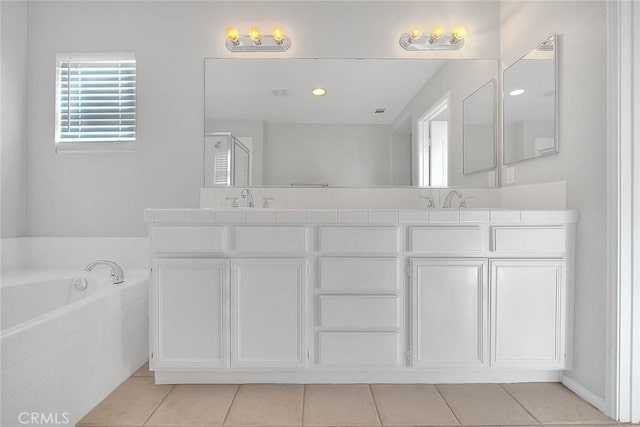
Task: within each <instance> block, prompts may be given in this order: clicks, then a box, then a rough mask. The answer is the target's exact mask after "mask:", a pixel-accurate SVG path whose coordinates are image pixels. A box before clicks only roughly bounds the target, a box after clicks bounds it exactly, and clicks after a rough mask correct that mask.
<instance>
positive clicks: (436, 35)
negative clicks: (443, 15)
mask: <svg viewBox="0 0 640 427" xmlns="http://www.w3.org/2000/svg"><path fill="white" fill-rule="evenodd" d="M442 33H443V31H442V27H435V28H434V29H433V30H431V38H432V39H434V40H438V39H439V38H440V36H442Z"/></svg>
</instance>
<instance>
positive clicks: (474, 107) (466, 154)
mask: <svg viewBox="0 0 640 427" xmlns="http://www.w3.org/2000/svg"><path fill="white" fill-rule="evenodd" d="M496 111H497V106H496V81H495V80H493V79H492V80H490V81H488V82H486V83H485V84H484V85H482V87H480V88H479V89H478V90H476V91H475V92H473V93H472V94H471V95H469V96H468V97H466V98H465V100H464V102H463V116H464V119H463V120H464V134H463V138H462V139H463V165H464V167H463V170H464V174H465V175H467V174H472V173H476V172H481V171H486V170H491V169H494V168H495V167H496V151H495V149H496V144H495V140H496Z"/></svg>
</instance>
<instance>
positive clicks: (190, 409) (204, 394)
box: [145, 384, 238, 426]
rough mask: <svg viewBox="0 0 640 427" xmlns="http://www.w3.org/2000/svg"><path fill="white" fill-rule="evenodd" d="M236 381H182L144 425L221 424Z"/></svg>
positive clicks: (227, 409)
mask: <svg viewBox="0 0 640 427" xmlns="http://www.w3.org/2000/svg"><path fill="white" fill-rule="evenodd" d="M236 390H238V386H237V385H218V384H179V385H176V386H175V387H173V389H172V390H171V392H169V394H168V395H167V397H166V398H165V399H164V400H163V401H162V403H161V404H160V406H159V407H158V409H156V411H155V412H154V413H153V415H152V416H151V418H150V419H149V421H147V423H146V424H145V426H221V425H222V423H224V419H225V417H226V416H227V412H228V411H229V407H230V406H231V402H232V401H233V397H234V396H235V394H236Z"/></svg>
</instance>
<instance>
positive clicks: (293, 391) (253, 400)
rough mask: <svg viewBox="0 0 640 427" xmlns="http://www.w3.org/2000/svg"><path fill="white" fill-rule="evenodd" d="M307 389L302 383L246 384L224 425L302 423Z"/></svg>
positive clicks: (242, 386)
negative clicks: (303, 396)
mask: <svg viewBox="0 0 640 427" xmlns="http://www.w3.org/2000/svg"><path fill="white" fill-rule="evenodd" d="M303 393H304V386H303V385H298V384H243V385H241V386H240V388H239V389H238V394H237V395H236V398H235V400H234V401H233V404H232V405H231V410H230V411H229V416H228V417H227V421H226V422H225V423H224V425H226V426H299V425H300V424H301V422H302V395H303Z"/></svg>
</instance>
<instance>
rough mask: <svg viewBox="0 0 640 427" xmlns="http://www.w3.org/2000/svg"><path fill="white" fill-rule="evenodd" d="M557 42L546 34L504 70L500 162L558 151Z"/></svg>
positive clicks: (553, 36)
mask: <svg viewBox="0 0 640 427" xmlns="http://www.w3.org/2000/svg"><path fill="white" fill-rule="evenodd" d="M556 67H557V43H556V36H555V35H552V36H550V37H549V38H548V39H547V40H546V41H545V42H544V43H542V44H541V45H540V46H538V47H537V48H535V49H534V50H532V51H531V52H529V53H528V54H526V55H525V56H523V57H522V58H520V59H519V60H518V61H517V62H516V63H514V64H513V65H511V66H510V67H509V68H507V69H506V70H505V71H504V107H503V114H504V116H503V122H504V123H503V126H504V136H503V138H504V163H505V164H510V163H515V162H519V161H522V160H527V159H531V158H534V157H540V156H546V155H550V154H555V153H557V152H558V138H557V113H556V111H557V96H556V94H557V89H556V81H557V80H556V76H557V68H556Z"/></svg>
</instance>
